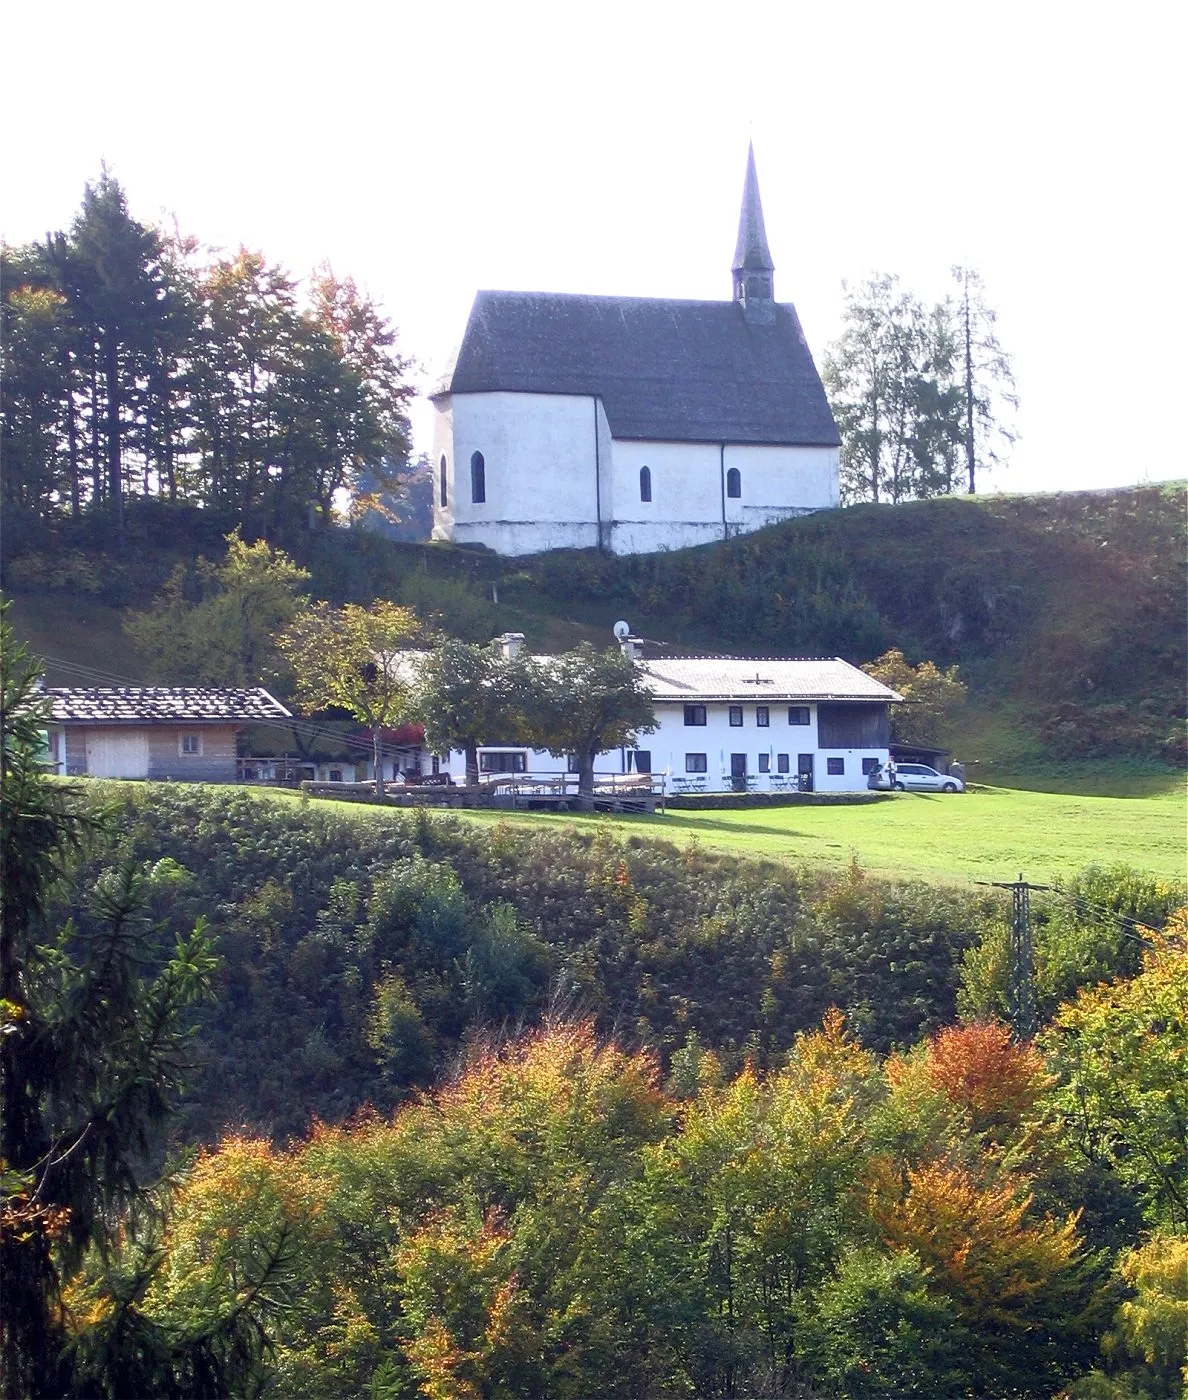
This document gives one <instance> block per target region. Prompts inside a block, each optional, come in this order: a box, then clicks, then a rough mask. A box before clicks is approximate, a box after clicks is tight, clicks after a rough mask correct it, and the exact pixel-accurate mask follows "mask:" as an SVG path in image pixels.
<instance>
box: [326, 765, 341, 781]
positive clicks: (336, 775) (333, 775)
mask: <svg viewBox="0 0 1188 1400" xmlns="http://www.w3.org/2000/svg"><path fill="white" fill-rule="evenodd" d="M326 776H327V778H328V779H329V781H330V782H332V783H341V782H342V769H341V768H331V770H330V772H329V773H328V774H327V775H326Z"/></svg>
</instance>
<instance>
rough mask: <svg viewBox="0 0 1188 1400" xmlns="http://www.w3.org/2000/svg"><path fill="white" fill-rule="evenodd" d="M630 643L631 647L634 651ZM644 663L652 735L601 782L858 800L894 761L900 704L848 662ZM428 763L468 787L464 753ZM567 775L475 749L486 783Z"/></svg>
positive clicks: (547, 762) (601, 763) (604, 760)
mask: <svg viewBox="0 0 1188 1400" xmlns="http://www.w3.org/2000/svg"><path fill="white" fill-rule="evenodd" d="M501 640H502V642H503V645H504V646H505V647H511V648H513V649H514V648H515V647H516V646H517V645H518V644H519V642H520V641H521V640H522V639H521V638H519V636H518V634H515V633H513V634H510V635H509V636H507V637H504V638H503V639H501ZM634 645H635V644H634V642H633V641H632V640H628V641H626V642H625V643H624V647H625V649H627V650H629V651H631V650H633V648H634ZM541 663H542V664H544V665H547V664H548V658H547V657H542V658H541ZM639 664H640V666H641V668H642V670H643V673H644V683H645V684H646V685H647V686H648V688H649V689H650V690H651V692H652V694H653V696H654V697H655V716H656V730H655V732H654V733H653V734H650V735H646V736H643V737H641V739H640V745H641V747H639V748H637V749H615V750H613V751H611V752H610V753H606V754H603V755H602V756H601V758H600V759H599V760H598V761H597V762H596V764H595V770H594V771H595V778H596V780H597V779H598V778H603V779H609V778H611V777H615V778H619V777H621V776H622V775H630V774H637V775H650V776H651V779H652V780H653V781H654V782H655V783H656V785H657V786H659V785H660V784H663V787H664V790H665V791H667V792H669V793H674V792H676V793H680V792H729V791H748V790H751V791H760V792H787V791H801V792H858V791H862V790H864V789H865V788H866V785H867V784H866V780H867V777H868V775H869V774H870V773H871V772H873V771H874V770H875V769H876V768H878V767H881V766H882V765H885V764H886V762H887V759H888V756H889V754H888V743H889V737H890V736H889V727H890V726H889V712H890V710H889V707H890V706H891V705H894V704H898V703H900V701H901V700H902V697H901V696H900V695H899V694H897V693H896V692H895V691H894V690H891V689H889V688H888V687H887V686H885V685H883V684H881V683H880V682H879V681H876V680H874V679H873V678H872V677H870V676H868V675H866V674H865V672H863V671H860V670H858V668H857V667H856V666H851V665H850V664H849V663H848V662H846V661H843V660H842V659H841V658H840V657H829V658H822V657H818V658H813V657H765V658H761V659H758V660H755V659H741V658H738V657H727V656H690V657H665V658H663V659H661V660H641V661H640V662H639ZM645 745H646V747H644V746H645ZM432 762H433V765H434V771H438V770H440V771H441V772H445V773H448V774H449V775H450V776H451V778H452V779H453V780H454V781H455V782H459V783H461V782H464V781H465V771H466V765H465V755H463V754H462V753H451V754H449V755H445V756H442V757H440V758H437V759H434V760H432ZM568 767H569V765H568V763H567V761H566V760H565V759H564V758H560V759H558V758H556V757H554V756H553V755H551V754H548V753H545V752H543V751H541V750H536V749H529V748H527V747H525V746H518V745H515V744H492V745H489V746H486V747H483V748H480V749H479V772H480V775H481V777H482V778H484V779H493V778H495V777H497V776H498V775H500V774H506V775H509V776H514V775H516V774H524V775H526V777H527V776H537V775H539V776H541V777H547V776H548V775H551V774H559V773H564V772H566V771H567V769H568Z"/></svg>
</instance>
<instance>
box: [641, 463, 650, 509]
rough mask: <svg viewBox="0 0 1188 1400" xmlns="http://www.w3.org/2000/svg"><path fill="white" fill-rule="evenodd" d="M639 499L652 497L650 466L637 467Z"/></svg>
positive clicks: (645, 499) (643, 499)
mask: <svg viewBox="0 0 1188 1400" xmlns="http://www.w3.org/2000/svg"><path fill="white" fill-rule="evenodd" d="M639 499H640V500H641V501H650V500H651V499H652V470H651V468H650V467H640V469H639Z"/></svg>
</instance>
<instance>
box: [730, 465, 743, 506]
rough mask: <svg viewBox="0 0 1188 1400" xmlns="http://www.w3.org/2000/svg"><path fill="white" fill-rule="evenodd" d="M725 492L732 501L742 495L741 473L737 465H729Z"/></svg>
mask: <svg viewBox="0 0 1188 1400" xmlns="http://www.w3.org/2000/svg"><path fill="white" fill-rule="evenodd" d="M726 494H727V495H728V496H729V497H730V499H731V500H732V501H737V500H738V499H739V497H740V496H741V495H742V473H741V472H740V471H739V469H738V468H737V467H731V468H730V470H729V471H728V472H727V473H726Z"/></svg>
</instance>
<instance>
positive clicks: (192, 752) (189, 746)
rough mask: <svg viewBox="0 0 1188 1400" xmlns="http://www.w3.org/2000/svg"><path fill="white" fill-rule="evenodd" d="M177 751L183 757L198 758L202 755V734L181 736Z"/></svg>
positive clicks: (179, 736)
mask: <svg viewBox="0 0 1188 1400" xmlns="http://www.w3.org/2000/svg"><path fill="white" fill-rule="evenodd" d="M177 751H178V753H179V754H181V755H183V757H188V758H198V757H200V756H201V753H202V735H201V734H179V735H178V740H177Z"/></svg>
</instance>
